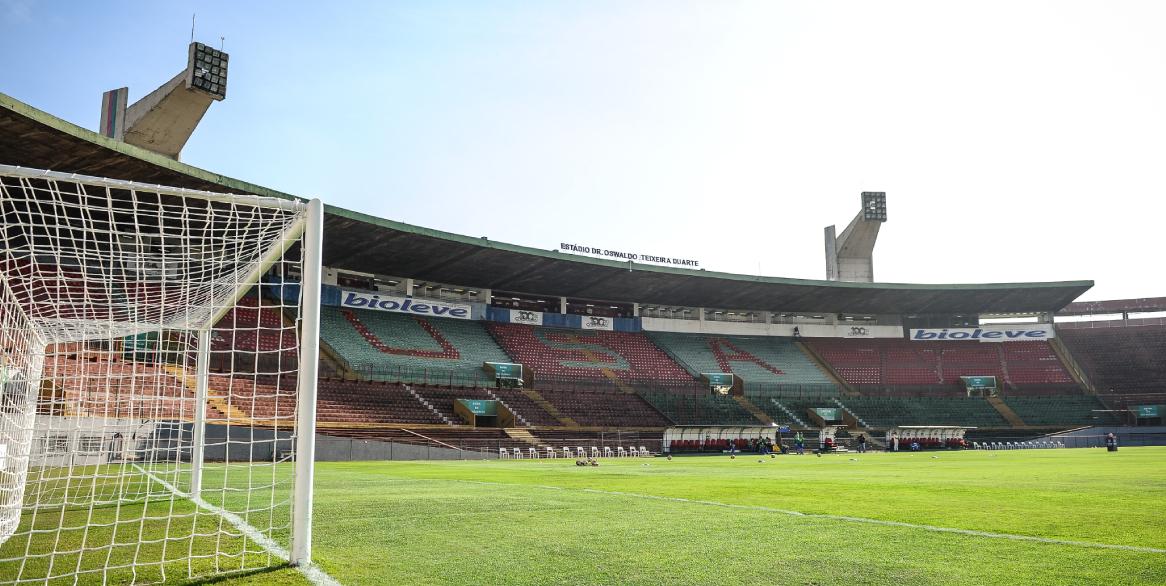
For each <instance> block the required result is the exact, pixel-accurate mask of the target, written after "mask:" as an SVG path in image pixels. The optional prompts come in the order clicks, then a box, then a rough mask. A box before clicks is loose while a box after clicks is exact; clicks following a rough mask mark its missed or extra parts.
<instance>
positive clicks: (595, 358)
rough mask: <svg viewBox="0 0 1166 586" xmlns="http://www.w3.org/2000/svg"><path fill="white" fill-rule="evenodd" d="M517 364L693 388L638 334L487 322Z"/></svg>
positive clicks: (540, 372)
mask: <svg viewBox="0 0 1166 586" xmlns="http://www.w3.org/2000/svg"><path fill="white" fill-rule="evenodd" d="M486 327H487V328H488V329H489V330H490V333H491V334H493V335H494V339H496V340H497V341H498V344H500V345H501V346H502V347H503V348H505V349H506V352H507V353H509V354H510V356H512V357H513V359H514V361H515V362H520V363H522V364H523V365H526V366H529V367H532V368H533V369H534V372H535V373H536V382H535V386H536V387H537V386H540V385H541V384H542V382H541V381H544V380H546V379H575V380H579V379H581V380H588V379H591V380H612V381H616V380H618V381H620V382H621V383H633V384H636V385H647V386H651V387H667V386H682V385H683V386H692V385H693V383H694V382H695V379H694V378H693V377H692V375H690V374H689V373H688V372H687V371H685V370H684V368H682V367H681V366H680V365H678V364H676V362H674V361H673V360H672V359H671V358H669V357H668V355H667V354H665V353H664V352H662V351H661V350H660V349H659V348H657V347H656V345H655V344H653V343H652V341H651V340H650V339H648V337H647V336H645V335H644V334H641V333H629V332H612V331H588V330H566V329H557V328H543V327H535V326H528V325H523V324H503V323H488V324H486Z"/></svg>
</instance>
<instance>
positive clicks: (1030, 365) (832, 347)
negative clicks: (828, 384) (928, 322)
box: [806, 338, 1074, 388]
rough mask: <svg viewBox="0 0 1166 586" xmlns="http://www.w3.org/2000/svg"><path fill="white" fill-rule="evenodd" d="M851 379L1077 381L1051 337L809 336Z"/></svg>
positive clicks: (860, 382) (883, 382)
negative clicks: (1033, 339)
mask: <svg viewBox="0 0 1166 586" xmlns="http://www.w3.org/2000/svg"><path fill="white" fill-rule="evenodd" d="M806 343H807V344H809V345H810V346H811V347H812V348H813V349H814V351H815V352H817V353H818V355H819V356H821V357H822V359H823V360H825V361H826V362H827V363H829V364H830V366H831V367H832V368H833V369H834V370H835V371H836V372H837V373H838V374H839V375H840V376H841V377H842V378H843V380H845V381H846V382H848V383H850V384H852V385H856V386H859V387H862V386H881V387H895V386H901V387H913V386H915V387H925V386H942V385H958V384H959V383H960V377H961V376H995V377H997V380H998V381H1000V383H1001V385H1002V386H1005V387H1007V388H1023V387H1024V386H1027V385H1063V386H1065V387H1068V388H1071V387H1073V386H1074V382H1073V378H1072V376H1070V375H1069V372H1068V370H1066V369H1065V367H1064V365H1063V364H1061V361H1060V359H1059V358H1058V357H1057V355H1056V354H1055V353H1054V352H1053V349H1052V347H1051V346H1049V343H1048V342H1008V343H999V344H988V343H978V342H947V341H942V342H916V341H910V340H900V339H880V340H843V339H835V338H813V339H808V340H806Z"/></svg>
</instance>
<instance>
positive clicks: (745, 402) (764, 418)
mask: <svg viewBox="0 0 1166 586" xmlns="http://www.w3.org/2000/svg"><path fill="white" fill-rule="evenodd" d="M733 400H734V401H736V402H737V404H738V405H740V406H741V408H742V409H744V410H746V411H748V412H749V414H750V415H752V416H754V417H756V418H757V420H758V421H760V422H761V423H764V424H765V425H773V424H774V421H773V418H772V417H770V416H769V415H768V414H767V413H766V412H764V411H762V410H761V409H760V408H759V407H757V405H754V404H753V402H752V401H750V400H749V399H748V398H747V397H745V395H733Z"/></svg>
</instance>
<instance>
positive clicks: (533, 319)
mask: <svg viewBox="0 0 1166 586" xmlns="http://www.w3.org/2000/svg"><path fill="white" fill-rule="evenodd" d="M510 323H512V324H526V325H530V326H541V325H543V312H541V311H527V310H525V309H511V310H510Z"/></svg>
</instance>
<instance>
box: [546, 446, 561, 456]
mask: <svg viewBox="0 0 1166 586" xmlns="http://www.w3.org/2000/svg"><path fill="white" fill-rule="evenodd" d="M547 457H548V458H558V457H559V454H558V453H556V452H555V449H554V448H552V447H550V446H547Z"/></svg>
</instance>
